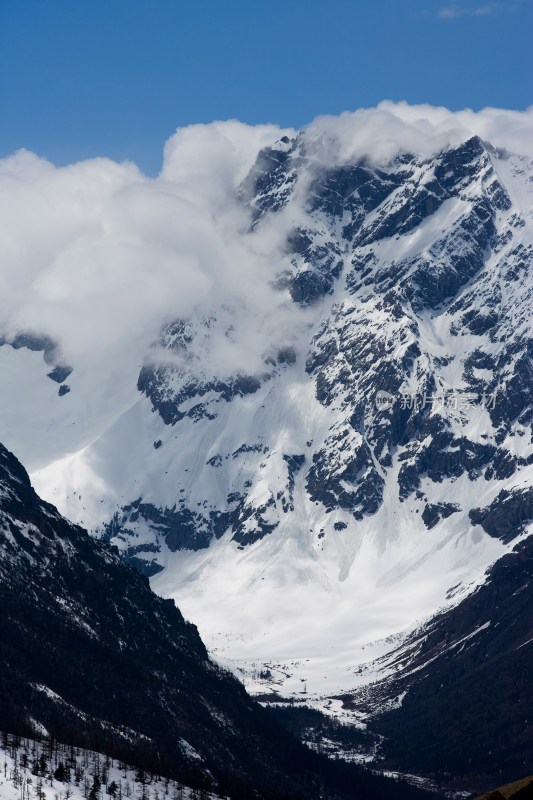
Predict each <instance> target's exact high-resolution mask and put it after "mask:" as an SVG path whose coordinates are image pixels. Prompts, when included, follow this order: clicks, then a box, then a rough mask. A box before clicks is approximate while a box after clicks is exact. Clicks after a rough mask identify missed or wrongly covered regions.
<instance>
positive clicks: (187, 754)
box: [0, 445, 425, 800]
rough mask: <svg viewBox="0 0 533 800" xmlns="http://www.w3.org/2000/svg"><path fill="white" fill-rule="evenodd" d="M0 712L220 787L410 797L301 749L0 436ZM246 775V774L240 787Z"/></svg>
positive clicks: (268, 794) (5, 720)
mask: <svg viewBox="0 0 533 800" xmlns="http://www.w3.org/2000/svg"><path fill="white" fill-rule="evenodd" d="M0 548H1V553H0V555H1V558H0V603H1V607H2V616H1V618H0V663H1V665H2V669H1V672H0V726H1V727H2V728H3V729H7V730H11V731H13V732H15V731H18V732H28V733H29V732H31V731H32V730H33V731H35V730H36V729H37V730H39V728H40V729H41V730H42V726H44V727H45V728H46V730H47V731H48V732H49V733H50V734H52V735H53V736H54V737H56V738H57V739H59V740H62V741H65V742H68V743H73V744H77V745H81V746H89V747H92V748H94V749H98V750H100V751H101V752H107V753H109V754H112V755H116V756H118V757H121V758H124V759H127V760H129V761H131V762H132V763H134V764H137V765H140V766H142V767H145V768H149V769H154V770H159V771H160V772H162V773H167V774H170V775H172V776H175V777H179V778H180V779H181V780H183V781H184V782H188V783H190V784H196V785H202V784H204V785H210V786H211V787H212V788H215V789H218V790H219V791H221V792H224V793H227V794H230V795H231V796H232V797H235V798H238V797H242V798H244V797H251V796H254V797H261V798H277V797H279V798H282V797H287V798H289V797H295V798H296V797H301V798H307V797H309V798H311V797H317V796H321V797H327V798H337V797H339V798H341V797H358V796H361V797H364V798H372V797H374V798H383V799H384V800H385V798H400V797H416V796H419V797H424V796H425V793H423V792H419V791H418V790H416V789H412V788H410V787H408V786H404V785H402V784H396V783H393V782H391V781H387V780H385V779H381V778H376V777H375V776H372V775H369V774H366V773H364V772H363V771H362V770H360V769H358V768H355V767H351V766H349V765H345V764H343V765H336V764H335V763H333V762H328V761H327V760H326V759H322V758H320V757H318V756H316V755H315V754H313V753H311V752H310V751H308V750H307V749H306V748H304V747H303V746H302V745H300V744H299V743H298V742H297V741H296V740H295V739H293V738H292V737H291V736H290V735H289V734H288V733H286V732H285V731H284V730H283V729H282V728H281V727H279V726H278V725H277V724H276V723H275V722H274V721H272V720H271V718H270V716H269V715H268V713H267V712H266V711H264V710H263V709H262V708H261V707H260V706H258V705H257V704H256V703H255V702H253V701H252V700H251V699H250V698H249V697H248V695H247V694H246V692H245V691H244V689H243V687H242V686H241V685H240V684H239V682H238V681H237V680H236V679H235V678H233V677H232V676H230V675H229V674H228V673H226V672H224V671H223V670H221V669H220V668H219V667H218V666H216V665H215V664H214V663H213V662H212V661H210V659H209V657H208V655H207V652H206V650H205V647H204V646H203V644H202V642H201V640H200V637H199V635H198V632H197V630H196V628H195V627H194V626H193V625H191V624H190V623H188V622H186V621H185V620H184V619H183V617H182V615H181V613H180V612H179V610H178V609H177V608H176V607H175V605H174V603H173V602H172V601H169V600H163V599H161V598H159V597H157V596H156V595H155V594H153V593H152V592H151V590H150V588H149V586H148V582H147V579H146V578H145V577H143V576H141V575H140V574H138V573H137V572H136V571H135V570H133V569H132V568H130V567H128V566H127V565H124V563H123V562H121V561H120V559H119V558H118V556H117V555H116V554H115V552H114V551H113V550H111V549H109V548H108V547H106V546H105V545H102V544H101V543H99V542H96V541H94V540H93V539H91V538H90V537H89V536H88V535H87V534H86V533H85V531H83V530H82V529H81V528H79V527H77V526H74V525H71V524H70V523H68V522H67V521H66V520H65V519H63V518H62V517H61V516H60V515H59V514H58V512H57V511H56V510H55V509H54V508H53V507H52V506H50V505H48V504H47V503H44V502H43V501H41V500H40V499H39V498H38V496H37V495H36V494H35V492H34V491H33V489H32V488H31V485H30V482H29V478H28V476H27V474H26V472H25V470H24V469H23V467H22V466H21V465H20V463H19V462H18V461H17V460H16V458H15V457H14V456H13V455H11V454H10V453H9V452H8V451H7V450H6V449H5V448H4V447H3V446H1V445H0ZM252 787H253V788H252Z"/></svg>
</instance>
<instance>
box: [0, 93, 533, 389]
mask: <svg viewBox="0 0 533 800" xmlns="http://www.w3.org/2000/svg"><path fill="white" fill-rule="evenodd" d="M284 133H287V132H286V131H282V130H280V129H278V128H276V127H275V126H257V127H253V126H247V125H243V124H241V123H239V122H236V121H230V122H223V123H222V122H216V123H213V124H211V125H195V126H191V127H189V128H185V129H182V130H179V131H177V133H176V134H175V135H174V136H173V137H171V139H169V141H168V142H167V144H166V146H165V158H164V166H163V169H162V172H161V174H160V176H159V177H157V178H156V179H149V178H147V177H145V176H144V175H143V174H142V173H141V172H140V171H139V170H138V169H137V167H136V166H135V165H133V164H129V163H124V164H116V163H114V162H112V161H110V160H107V159H94V160H90V161H85V162H82V163H79V164H73V165H72V166H68V167H63V168H56V167H54V166H53V165H52V164H50V163H48V162H47V161H45V160H43V159H40V158H38V157H37V156H35V155H33V154H32V153H28V152H25V151H21V152H19V153H16V154H15V155H13V156H12V157H10V158H7V159H4V160H2V161H0V265H1V266H0V296H1V297H2V303H1V305H0V334H2V332H3V331H8V332H9V331H11V332H14V331H16V330H21V329H32V330H35V331H37V332H46V333H48V334H50V335H52V336H54V337H55V338H57V339H58V340H59V341H60V343H61V345H62V348H63V350H64V353H65V357H66V359H67V360H68V361H70V362H71V363H72V364H73V365H74V367H75V368H76V367H77V366H78V365H79V364H85V365H92V368H93V369H94V370H95V371H97V370H106V369H107V370H111V369H114V368H115V366H116V365H117V364H118V363H121V362H122V360H124V361H125V362H126V361H128V363H130V366H131V365H133V366H136V365H137V366H138V365H139V364H140V362H142V359H143V357H144V354H145V353H146V351H147V349H148V347H149V345H150V343H151V342H152V341H153V340H154V338H155V337H156V336H157V334H158V331H159V328H160V326H161V324H162V323H163V322H165V321H166V320H170V319H175V318H176V317H179V316H180V315H189V314H209V313H210V311H211V310H212V309H214V308H220V307H221V306H222V305H223V304H224V305H225V307H226V308H227V309H232V308H234V309H237V311H236V312H235V313H233V312H232V311H231V310H228V311H227V312H225V313H226V317H227V319H229V318H230V317H233V319H234V322H235V323H236V325H235V331H234V333H233V336H232V337H231V338H228V337H227V336H225V335H224V332H223V327H224V324H225V323H224V321H221V323H220V330H219V331H218V334H217V336H214V337H213V342H214V344H213V354H212V359H211V368H213V369H219V370H221V371H227V370H232V369H236V368H237V365H239V366H241V368H243V369H244V368H249V369H254V368H257V367H258V365H259V364H260V356H261V354H262V353H263V352H264V350H266V349H268V347H269V346H270V345H271V344H272V343H273V342H276V341H282V340H284V339H285V338H287V337H291V336H296V335H297V331H298V327H299V326H300V325H304V324H305V321H306V316H305V314H302V313H301V312H298V311H297V310H296V309H295V308H294V306H293V305H292V304H291V303H289V302H287V299H286V297H285V296H284V295H281V294H280V293H277V292H275V291H273V290H272V288H271V287H270V282H271V280H272V278H273V276H274V275H275V274H276V272H277V271H278V270H279V267H280V261H281V250H282V246H283V241H284V236H285V234H286V232H287V230H288V229H289V228H290V227H291V226H292V225H293V224H295V222H296V221H297V220H298V215H299V214H301V213H302V210H301V209H299V208H298V206H297V205H296V207H294V208H293V209H291V210H290V212H287V213H286V214H278V215H275V216H274V217H273V218H272V219H271V220H269V221H268V222H267V223H266V224H265V225H264V226H263V227H261V226H260V227H259V228H258V229H257V231H256V232H255V233H253V234H251V233H250V232H249V230H248V222H249V221H248V218H247V216H246V212H245V210H244V209H243V208H242V205H240V204H239V203H238V201H237V191H236V190H237V188H238V186H239V184H240V183H241V181H242V180H243V178H244V177H245V175H246V174H247V172H248V170H249V169H250V167H251V166H252V164H253V163H254V161H255V158H256V156H257V153H258V152H259V150H260V149H261V148H262V147H264V146H265V145H267V144H269V143H271V142H274V141H275V140H276V139H277V138H279V137H280V136H282V135H283V134H284ZM288 133H289V134H291V133H292V132H290V131H289V132H288ZM473 134H478V135H480V136H481V137H482V138H483V139H486V140H488V141H491V142H492V143H493V144H494V145H495V146H499V147H504V148H507V149H509V150H510V151H514V152H519V153H524V154H527V155H530V156H533V110H529V111H525V112H516V111H503V110H500V109H486V110H484V111H481V112H478V113H475V112H473V111H470V110H465V111H461V112H457V113H452V112H450V111H448V110H447V109H445V108H434V107H431V106H427V105H421V106H409V105H407V104H406V103H396V104H395V103H391V102H384V103H381V104H380V105H379V106H378V107H377V108H373V109H361V110H359V111H356V112H353V113H345V114H341V115H340V116H339V117H319V118H318V119H316V120H315V121H314V122H313V123H312V124H311V125H310V126H308V127H307V128H306V130H305V131H304V132H303V136H304V138H305V140H306V142H307V146H308V150H309V152H312V153H313V154H314V158H315V160H316V163H317V165H318V166H321V165H324V164H335V163H336V164H339V163H346V162H348V161H351V160H357V159H359V158H367V159H370V160H372V161H374V162H376V163H384V162H386V161H387V160H390V159H391V158H393V157H394V156H395V155H396V154H397V153H399V152H400V151H408V152H415V153H420V154H422V155H426V156H427V155H430V154H431V153H433V152H437V151H439V150H441V149H444V148H445V147H447V146H449V145H454V144H458V143H459V142H461V141H464V140H465V139H466V138H468V137H469V136H471V135H473ZM307 313H311V312H307ZM132 380H135V376H134V377H133V378H132Z"/></svg>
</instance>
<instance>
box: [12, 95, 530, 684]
mask: <svg viewBox="0 0 533 800" xmlns="http://www.w3.org/2000/svg"><path fill="white" fill-rule="evenodd" d="M395 113H397V114H399V116H401V113H406V114H407V112H405V109H404V112H401V113H400V112H399V111H396V112H395ZM407 117H409V114H407ZM404 122H405V120H404ZM350 124H351V125H352V128H350V127H349V125H347V123H346V121H345V120H338V121H337V123H335V121H330V123H328V124H327V125H324V124H322V125H318V126H315V127H311V128H310V129H309V130H307V131H303V132H302V133H300V134H296V135H295V134H292V133H290V132H289V133H288V134H287V135H285V136H282V137H281V138H280V139H279V140H278V141H277V142H276V143H274V144H272V145H271V146H268V147H266V148H263V149H262V150H261V151H260V152H259V153H258V155H257V158H256V160H255V165H254V166H253V167H252V168H251V170H250V171H249V172H248V175H247V176H246V177H245V173H244V171H243V170H240V171H238V180H235V181H234V182H233V185H232V186H230V187H229V188H228V187H226V191H227V193H226V196H225V197H226V200H225V202H223V201H220V199H219V198H218V199H217V201H216V203H215V201H213V200H212V198H211V199H210V200H209V204H208V209H209V213H210V214H211V216H212V219H213V220H214V223H213V225H214V227H215V229H216V231H217V235H218V233H220V237H221V238H220V242H219V252H222V253H223V258H224V259H226V262H225V263H227V264H229V263H231V256H232V254H233V255H234V257H235V261H238V262H239V265H240V267H239V270H238V271H237V272H231V270H230V267H229V266H228V267H227V269H228V270H230V271H229V272H228V273H227V274H228V276H231V280H233V281H234V283H233V284H232V286H231V290H230V291H226V292H223V293H222V292H221V293H220V297H217V292H216V291H215V292H213V291H209V292H207V293H206V296H205V297H202V296H201V293H200V294H198V295H194V296H193V299H191V301H190V304H189V309H188V311H187V308H184V303H183V302H182V300H181V299H180V295H179V291H177V292H176V301H175V306H176V311H175V313H174V314H173V313H172V305H173V303H172V299H171V297H170V298H169V297H166V298H165V304H164V309H165V314H164V315H162V317H161V319H160V323H161V325H160V333H159V334H157V335H154V336H152V338H151V340H149V339H148V338H146V337H145V334H146V331H145V329H144V328H143V337H145V338H146V341H145V339H143V337H140V339H139V340H137V339H136V338H135V335H134V333H132V336H131V346H130V348H129V349H128V347H127V346H126V344H125V343H124V342H122V341H121V347H123V348H124V354H126V353H127V356H126V355H124V357H122V350H120V354H119V356H114V359H111V358H110V356H109V354H108V353H107V352H106V351H105V349H104V350H102V348H101V347H100V348H96V350H95V352H97V354H99V353H100V352H102V359H101V364H100V365H99V364H98V357H97V356H96V355H95V353H92V354H91V356H92V358H89V357H88V356H86V355H84V357H83V358H82V357H81V356H80V357H79V359H78V362H77V363H76V351H75V348H71V350H70V352H69V348H68V336H65V338H64V340H62V341H61V342H60V346H57V347H54V343H53V342H52V343H49V344H48V345H47V346H45V345H46V342H45V343H44V344H43V342H42V341H41V342H39V341H37V342H36V341H34V340H31V341H28V340H22V342H21V339H20V338H18V339H17V338H16V333H15V332H14V331H12V332H11V333H9V331H8V333H6V344H5V345H4V346H3V347H0V362H1V364H0V366H1V367H2V370H3V374H4V375H6V374H7V375H9V376H10V377H9V383H8V384H6V385H4V386H3V391H2V400H1V403H2V413H1V414H0V424H1V426H2V436H3V438H4V440H5V441H6V443H7V444H8V445H10V446H13V447H17V449H18V451H19V452H21V453H22V454H23V455H24V456H25V458H26V459H27V460H28V462H29V463H30V464H31V465H32V470H33V474H32V477H33V480H34V481H35V483H36V486H37V487H38V489H39V491H40V492H41V493H42V494H43V495H44V496H45V497H46V498H47V499H49V500H51V501H53V502H54V503H55V504H57V505H58V506H59V508H60V509H61V511H62V512H63V513H64V514H66V515H67V516H68V517H69V518H71V519H73V520H74V521H76V522H80V523H83V524H84V525H85V526H86V527H88V528H89V529H91V530H92V531H93V532H94V534H95V535H97V536H104V537H105V538H106V539H108V540H110V541H112V542H113V543H115V544H116V545H118V547H119V548H120V549H121V551H122V552H123V554H124V556H125V557H126V558H130V559H131V560H132V561H133V562H134V563H135V564H136V565H137V566H139V567H140V568H141V569H142V570H143V571H145V572H146V573H147V574H149V575H151V576H152V585H153V587H154V588H155V590H156V591H157V592H159V593H161V594H163V595H165V596H171V597H173V598H175V599H176V600H177V602H178V603H179V605H180V607H181V608H183V609H184V612H185V613H186V615H187V616H189V617H191V618H193V619H194V621H195V622H196V623H197V624H198V626H199V629H200V631H201V633H202V635H203V637H204V638H205V640H206V641H207V643H208V645H209V647H210V648H211V649H212V650H213V651H214V652H215V653H216V655H217V657H218V658H220V659H221V660H223V661H226V663H228V664H230V665H231V666H232V667H234V668H236V669H239V668H242V669H244V670H245V673H246V675H247V679H248V680H249V681H250V684H251V685H253V686H256V687H257V688H259V687H262V689H263V690H264V689H265V688H267V689H268V688H276V689H277V690H278V691H281V692H282V693H293V694H294V693H297V692H299V691H301V687H302V682H305V683H306V689H307V693H308V694H309V695H317V696H324V695H326V696H327V695H330V696H331V695H333V694H335V693H337V694H338V693H339V692H341V691H345V690H348V689H352V688H354V686H355V685H356V684H357V683H358V682H359V681H361V680H369V679H370V678H369V677H368V676H369V672H368V671H365V670H362V671H361V669H360V668H361V666H362V665H363V664H365V663H367V662H369V661H371V660H372V659H373V658H374V657H378V656H380V655H382V654H383V653H385V652H386V651H387V650H389V649H390V647H391V646H392V645H391V641H392V640H391V637H393V638H394V637H396V636H398V635H400V634H402V632H405V631H407V630H409V629H410V628H412V626H413V625H414V624H415V623H416V622H417V621H419V620H421V619H422V618H424V617H426V616H429V615H431V614H433V613H434V612H435V611H436V610H437V609H438V608H440V607H441V606H443V605H444V604H445V603H450V602H457V601H458V600H459V599H460V598H461V597H463V596H464V595H465V594H466V593H467V592H468V591H471V590H472V588H473V587H475V586H476V585H477V584H478V583H480V582H481V581H482V580H483V576H484V573H485V570H486V569H487V567H489V566H490V565H491V564H492V563H494V562H495V561H496V560H497V559H498V558H499V557H500V556H501V555H503V554H504V553H505V552H507V551H508V550H509V549H510V548H512V547H513V546H514V544H516V541H517V540H518V537H521V536H525V535H526V533H527V531H528V525H529V523H530V520H531V509H530V505H529V504H528V502H526V501H525V489H526V488H527V487H528V486H529V485H530V483H531V478H532V470H533V466H532V464H533V447H532V442H531V413H532V412H531V391H532V388H533V374H532V362H531V352H532V330H531V311H530V309H531V293H532V284H531V277H530V265H531V259H532V254H533V163H532V162H531V160H530V158H528V157H526V156H522V155H520V153H519V152H518V153H516V154H513V153H509V152H507V151H505V150H504V149H502V148H501V147H499V146H498V145H499V144H500V141H499V140H497V137H496V140H495V141H494V142H493V143H491V142H489V141H486V140H484V139H482V138H480V137H479V136H472V135H470V132H469V131H468V130H465V131H462V132H460V133H457V132H454V134H453V136H449V137H448V139H446V138H444V139H443V137H442V136H441V134H440V133H439V132H438V131H437V130H433V132H432V131H429V133H428V134H427V139H428V140H429V141H428V142H426V141H425V140H424V144H423V147H422V145H421V147H420V152H421V154H420V155H413V151H409V150H408V148H407V147H402V142H401V141H400V143H399V144H398V146H397V147H390V146H389V145H388V144H387V146H386V147H385V146H384V142H386V139H387V135H386V133H384V134H383V140H380V141H377V142H376V143H375V146H374V143H370V142H369V143H367V145H368V146H367V149H366V151H364V150H362V149H361V146H360V138H361V131H360V129H359V128H358V127H357V120H355V122H353V121H352V122H351V123H350ZM406 124H407V123H406ZM409 124H410V123H409ZM407 127H408V125H407ZM415 127H416V126H415ZM350 131H351V133H350ZM374 133H375V131H374ZM417 135H418V138H416V137H415V138H416V143H419V142H420V141H421V139H420V130H418V134H417ZM350 136H352V137H353V139H354V140H357V141H358V142H359V144H358V146H357V147H355V146H354V147H352V148H350V146H348V145H349V144H350V141H351V139H350ZM432 136H433V138H434V140H432V138H431V137H432ZM378 139H379V132H378ZM400 139H401V137H400ZM263 144H264V142H263ZM384 147H385V150H386V152H385V155H383V152H382V151H383V149H384ZM257 149H259V147H258V148H257ZM237 151H238V147H237ZM376 153H377V154H378V155H379V157H378V155H376ZM248 157H249V152H248V151H247V158H248ZM251 161H253V159H251ZM184 163H185V162H184ZM174 169H175V164H174ZM178 173H179V174H181V173H180V172H179V170H178ZM174 174H175V173H174ZM235 174H237V173H235ZM164 177H165V178H166V180H167V184H165V185H166V189H168V191H169V192H170V191H172V190H171V188H169V187H170V186H171V178H172V175H170V174H167V175H166V176H164ZM200 177H202V176H200ZM200 185H202V183H201V180H200ZM194 186H195V191H196V188H197V187H196V184H194ZM198 191H199V190H198ZM196 199H197V198H196ZM128 208H129V209H130V210H129V212H128V213H130V214H132V212H131V207H130V206H128ZM166 222H167V223H168V220H166ZM178 227H179V230H180V231H181V235H182V236H184V235H185V233H184V232H183V230H182V229H183V224H181V227H180V226H178ZM165 230H166V229H165ZM221 231H222V233H221ZM228 241H231V246H229V245H228ZM247 259H248V261H247ZM247 263H249V266H250V269H249V272H248V273H247V271H246V269H245V268H243V265H244V267H245V266H246V264H247ZM158 276H159V273H158ZM158 276H156V277H158ZM158 279H159V277H158ZM161 280H162V279H161ZM228 280H229V278H228ZM168 286H169V289H168V291H169V294H171V293H172V292H174V291H176V283H175V282H173V283H169V285H168ZM159 288H160V291H161V292H163V293H164V292H165V284H164V283H163V284H162V285H161V286H160V287H159ZM241 289H242V291H240V290H241ZM117 313H119V312H118V311H117ZM120 313H122V312H120ZM19 318H20V315H19ZM152 322H153V320H152ZM19 329H20V324H19ZM132 330H133V331H134V326H132ZM46 332H47V333H50V332H49V331H46ZM19 335H20V334H19ZM97 338H98V339H99V337H98V336H97ZM149 341H151V342H152V344H151V346H149ZM37 348H40V349H37ZM117 352H119V351H118V350H115V351H113V353H117ZM43 355H44V358H43ZM141 362H142V363H141ZM113 365H114V366H113ZM66 367H72V368H73V369H72V372H71V373H70V374H68V375H66V374H65V373H66V369H65V368H66ZM62 368H63V372H61V369H62ZM52 369H55V370H59V372H56V373H55V380H56V381H57V380H58V379H60V378H62V379H63V380H61V381H60V384H59V388H58V383H57V382H54V378H52V380H51V379H50V377H46V376H47V373H51V371H52ZM66 386H68V389H69V391H67V390H66V388H63V387H66ZM58 392H59V393H58ZM60 395H61V396H60ZM22 414H23V415H24V416H23V417H22V416H21V415H22ZM22 419H24V420H27V421H28V422H27V427H25V424H24V423H23V422H22ZM0 438H1V437H0ZM263 664H267V665H268V666H269V668H270V669H271V674H273V675H274V677H275V682H274V683H273V682H272V680H271V679H270V678H267V679H258V680H257V681H256V678H255V676H257V675H259V673H260V672H261V668H262V665H263ZM363 674H364V675H366V676H367V677H366V678H364V679H363V678H362V677H361V675H363Z"/></svg>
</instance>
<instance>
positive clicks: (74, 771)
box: [0, 734, 222, 800]
mask: <svg viewBox="0 0 533 800" xmlns="http://www.w3.org/2000/svg"><path fill="white" fill-rule="evenodd" d="M0 766H1V768H2V771H1V773H0V797H2V800H30V798H31V799H32V800H33V798H35V797H37V798H40V800H86V798H87V797H88V796H89V797H90V794H89V793H90V792H91V791H93V790H94V794H93V796H95V797H99V798H100V797H101V798H105V799H106V800H107V798H120V797H128V798H131V800H199V798H204V800H215V798H219V797H222V795H218V794H212V793H211V792H207V791H206V790H203V791H202V792H200V791H199V790H197V789H191V788H189V787H187V786H184V785H183V784H181V783H178V782H177V781H173V780H170V779H166V778H162V777H161V776H159V775H150V774H147V773H145V772H144V771H143V770H139V769H135V768H134V767H132V766H129V765H127V764H124V763H123V762H121V761H117V760H115V759H112V758H109V756H106V755H103V754H102V753H96V752H94V751H91V750H84V749H83V748H80V747H71V746H69V745H64V744H61V743H59V742H56V741H54V740H52V741H49V740H44V741H43V740H36V739H27V738H25V737H24V738H22V737H17V736H12V735H6V734H4V739H3V742H2V750H1V751H0Z"/></svg>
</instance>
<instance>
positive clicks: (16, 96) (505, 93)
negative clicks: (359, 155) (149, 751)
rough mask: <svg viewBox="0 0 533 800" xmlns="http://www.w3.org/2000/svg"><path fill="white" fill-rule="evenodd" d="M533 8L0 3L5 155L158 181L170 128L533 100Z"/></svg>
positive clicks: (332, 0)
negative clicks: (94, 165)
mask: <svg viewBox="0 0 533 800" xmlns="http://www.w3.org/2000/svg"><path fill="white" fill-rule="evenodd" d="M532 31H533V0H505V1H504V2H501V3H499V2H490V0H457V2H453V0H450V2H447V0H364V1H363V0H360V1H358V0H305V1H304V0H284V2H281V0H269V2H263V0H1V2H0V156H4V155H8V154H9V153H11V152H13V151H14V150H16V149H18V148H19V147H26V148H28V149H31V150H34V151H35V152H37V153H39V154H40V155H43V156H45V157H47V158H49V159H50V160H52V161H53V162H54V163H56V164H64V163H68V162H71V161H75V160H79V159H82V158H88V157H92V156H97V155H106V156H109V157H111V158H115V159H118V160H123V159H125V158H128V159H131V160H134V161H136V162H137V163H138V164H139V165H140V166H141V168H142V169H144V170H145V171H146V172H148V173H150V174H155V173H156V172H157V171H158V169H159V166H160V163H161V152H162V147H163V143H164V141H165V140H166V139H167V138H168V137H169V135H170V134H171V133H173V131H174V130H175V129H176V127H179V126H183V125H187V124H189V123H193V122H210V121H211V120H213V119H227V118H231V117H236V118H238V119H240V120H242V121H244V122H249V123H257V122H274V123H278V124H280V125H283V126H295V127H299V126H301V125H304V124H306V123H308V122H310V121H311V120H312V119H313V118H314V117H315V116H317V115H318V114H337V113H339V112H341V111H344V110H354V109H356V108H358V107H361V106H373V105H375V104H376V103H378V102H379V101H380V100H383V99H392V100H407V101H409V102H411V103H420V102H427V103H431V104H434V105H445V106H447V107H449V108H451V109H460V108H464V107H467V106H468V107H470V108H474V109H479V108H482V107H484V106H487V105H491V106H498V107H504V108H513V109H523V108H526V107H527V106H529V105H532V104H533V91H532V87H533V69H532V66H531V33H532Z"/></svg>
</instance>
